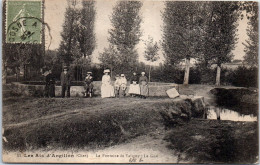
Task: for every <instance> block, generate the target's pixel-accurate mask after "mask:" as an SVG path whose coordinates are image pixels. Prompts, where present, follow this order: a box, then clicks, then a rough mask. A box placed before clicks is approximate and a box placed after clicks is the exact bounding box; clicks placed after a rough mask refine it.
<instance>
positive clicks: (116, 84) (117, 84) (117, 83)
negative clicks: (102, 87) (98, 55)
mask: <svg viewBox="0 0 260 165" xmlns="http://www.w3.org/2000/svg"><path fill="white" fill-rule="evenodd" d="M114 86H115V96H116V97H118V96H119V90H120V77H119V75H118V74H117V75H116V81H115V83H114Z"/></svg>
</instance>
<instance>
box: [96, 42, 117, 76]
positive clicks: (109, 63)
mask: <svg viewBox="0 0 260 165" xmlns="http://www.w3.org/2000/svg"><path fill="white" fill-rule="evenodd" d="M118 56H119V52H118V51H117V50H116V49H115V48H114V47H113V46H112V45H109V47H108V48H105V49H104V52H103V53H100V54H99V60H100V61H101V63H102V66H103V68H109V69H110V70H111V75H112V73H113V71H114V70H117V69H118V66H119V63H120V61H119V58H118Z"/></svg>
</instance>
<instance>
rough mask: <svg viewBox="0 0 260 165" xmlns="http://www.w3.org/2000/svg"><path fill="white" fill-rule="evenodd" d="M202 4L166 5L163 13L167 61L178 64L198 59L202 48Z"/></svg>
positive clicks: (171, 2) (172, 3) (164, 48)
mask: <svg viewBox="0 0 260 165" xmlns="http://www.w3.org/2000/svg"><path fill="white" fill-rule="evenodd" d="M200 4H201V2H173V1H168V2H166V3H165V5H166V7H165V11H164V12H163V20H164V26H163V44H162V47H163V50H164V56H165V58H166V61H167V62H168V63H170V64H173V65H174V64H178V63H179V62H181V61H182V60H183V59H185V58H188V59H190V58H196V56H197V54H198V52H199V50H200V49H199V48H200V42H199V41H200V37H201V35H200V26H199V25H200V24H201V22H202V20H203V19H202V15H201V10H200V8H199V6H200Z"/></svg>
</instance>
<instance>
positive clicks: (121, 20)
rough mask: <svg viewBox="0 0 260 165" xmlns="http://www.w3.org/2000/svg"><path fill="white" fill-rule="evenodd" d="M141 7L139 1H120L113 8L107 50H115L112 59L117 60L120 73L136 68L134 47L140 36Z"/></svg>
mask: <svg viewBox="0 0 260 165" xmlns="http://www.w3.org/2000/svg"><path fill="white" fill-rule="evenodd" d="M141 6H142V2H140V1H120V2H117V4H116V6H115V7H114V8H113V13H112V16H111V23H112V28H111V29H110V30H109V35H110V36H109V38H108V41H109V42H110V44H111V46H110V47H109V48H108V49H112V48H111V47H113V49H115V50H113V51H116V52H118V53H114V54H115V55H116V58H114V57H113V58H114V59H117V60H118V61H117V62H116V63H117V64H118V66H121V68H122V69H123V70H122V72H129V71H131V70H134V67H135V66H136V62H137V57H138V54H137V52H136V49H135V46H136V44H137V43H138V42H139V40H140V36H141V30H140V23H141V17H140V16H139V11H140V9H141ZM111 51H112V50H111ZM101 58H103V57H101ZM104 65H107V63H105V64H104ZM122 66H123V67H122ZM109 67H111V66H109Z"/></svg>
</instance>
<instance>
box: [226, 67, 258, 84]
mask: <svg viewBox="0 0 260 165" xmlns="http://www.w3.org/2000/svg"><path fill="white" fill-rule="evenodd" d="M257 75H258V69H257V67H250V68H247V67H244V66H240V67H238V68H237V69H236V70H234V71H231V72H229V73H228V74H227V81H228V82H229V83H230V84H231V85H234V86H240V87H241V86H242V87H255V88H257V87H258V76H257Z"/></svg>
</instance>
